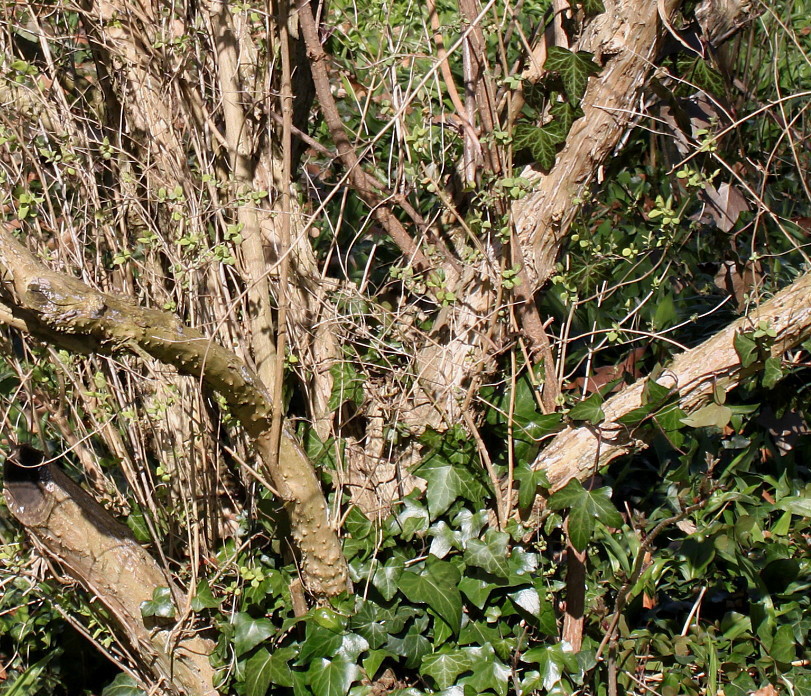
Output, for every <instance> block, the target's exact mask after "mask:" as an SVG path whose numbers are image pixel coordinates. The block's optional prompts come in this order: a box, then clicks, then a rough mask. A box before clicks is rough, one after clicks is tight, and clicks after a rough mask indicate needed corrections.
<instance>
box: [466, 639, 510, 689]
mask: <svg viewBox="0 0 811 696" xmlns="http://www.w3.org/2000/svg"><path fill="white" fill-rule="evenodd" d="M470 653H471V656H472V657H474V660H473V676H471V677H466V678H465V679H464V680H463V682H462V683H463V684H464V685H465V686H467V685H470V686H472V687H473V688H474V689H475V693H476V694H482V693H485V692H486V691H488V690H492V691H495V692H496V693H497V694H498V695H499V696H506V694H507V684H508V680H509V678H510V676H511V674H512V672H511V670H510V668H509V667H507V666H506V665H505V664H504V663H503V662H501V660H499V659H497V658H496V656H495V653H494V651H493V647H492V646H491V645H485V646H482V647H481V648H473V649H471V650H470Z"/></svg>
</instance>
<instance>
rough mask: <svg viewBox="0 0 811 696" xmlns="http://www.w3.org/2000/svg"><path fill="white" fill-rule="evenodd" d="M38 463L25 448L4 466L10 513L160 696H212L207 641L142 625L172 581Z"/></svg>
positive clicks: (98, 510) (73, 488)
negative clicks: (89, 598)
mask: <svg viewBox="0 0 811 696" xmlns="http://www.w3.org/2000/svg"><path fill="white" fill-rule="evenodd" d="M43 459H44V455H42V454H41V453H40V452H37V451H36V450H34V449H32V448H30V447H28V446H26V445H23V446H22V447H20V448H19V449H18V450H17V451H16V452H15V453H13V454H12V455H11V456H10V457H9V458H8V459H7V460H6V464H5V467H4V479H5V491H4V495H5V499H6V503H7V504H8V509H9V511H10V512H11V514H12V515H14V517H16V518H17V520H18V521H19V522H20V523H21V524H22V525H23V526H25V528H26V530H27V531H28V532H29V534H31V535H32V536H33V538H34V539H35V540H36V542H37V543H38V544H40V545H41V547H43V548H44V550H45V551H46V552H47V554H48V555H49V556H50V557H52V558H54V559H56V560H57V561H58V562H59V564H60V565H62V566H63V567H64V568H65V569H66V570H67V571H68V572H69V573H70V575H71V576H72V577H74V578H75V579H76V580H78V581H79V582H80V583H81V584H82V585H83V586H84V587H85V588H86V589H87V590H88V591H89V592H91V593H92V595H93V597H94V598H95V599H97V600H98V601H100V602H102V604H103V605H104V606H105V608H106V609H107V610H108V611H109V612H110V614H111V615H112V616H113V617H114V618H115V620H116V622H117V623H118V624H119V626H120V628H121V629H122V631H123V636H122V637H123V639H124V641H125V642H126V643H128V644H129V647H130V648H131V649H132V652H133V654H136V655H139V656H141V657H143V658H144V662H145V664H144V665H143V667H144V669H145V670H146V671H147V672H148V673H150V674H152V675H153V677H154V680H155V682H156V683H163V685H164V688H165V690H166V693H171V694H177V695H178V696H179V695H180V694H188V695H189V696H215V694H216V693H217V692H216V690H215V689H214V686H213V681H214V670H213V669H212V668H211V665H210V664H209V661H208V655H209V653H210V652H211V648H212V644H211V642H210V641H204V640H203V639H201V638H199V637H198V636H196V635H194V634H192V635H191V636H186V637H183V638H181V639H180V640H179V642H178V643H177V645H176V646H175V645H173V644H172V638H171V633H172V630H171V629H172V628H173V626H172V625H171V624H168V625H161V624H156V625H154V626H148V625H146V623H145V621H144V618H143V617H142V616H141V604H142V603H143V602H147V601H149V600H151V599H152V593H153V591H154V590H155V589H157V588H159V587H169V588H172V589H173V591H174V596H175V598H178V597H180V596H181V595H180V593H179V592H178V590H177V588H176V587H174V584H173V582H172V579H171V578H170V577H167V576H166V574H165V573H164V572H163V570H161V568H160V567H159V566H158V564H157V563H156V562H155V560H154V559H153V558H152V557H151V556H150V555H149V554H148V553H147V552H146V551H145V550H144V549H143V548H142V547H141V545H140V544H139V543H138V542H137V541H136V540H135V539H134V538H133V536H132V533H131V532H130V530H129V529H127V528H126V527H124V526H123V525H121V524H119V523H118V522H116V521H115V519H113V518H112V517H111V516H110V514H109V513H108V512H107V511H106V510H105V509H104V508H103V507H101V506H100V505H99V504H98V503H97V502H96V501H95V500H93V499H92V498H91V497H90V496H89V495H88V494H87V493H86V492H85V491H84V490H82V489H81V488H80V487H79V486H78V485H77V484H76V483H74V482H73V481H72V480H71V479H70V478H68V477H67V476H66V475H65V474H64V473H62V471H61V470H60V469H59V468H58V467H57V466H56V465H55V464H49V463H47V462H43ZM147 646H148V647H147Z"/></svg>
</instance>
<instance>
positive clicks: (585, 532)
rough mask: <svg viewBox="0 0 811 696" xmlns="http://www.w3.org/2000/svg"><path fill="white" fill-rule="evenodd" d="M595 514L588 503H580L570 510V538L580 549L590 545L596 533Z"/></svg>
mask: <svg viewBox="0 0 811 696" xmlns="http://www.w3.org/2000/svg"><path fill="white" fill-rule="evenodd" d="M594 526H595V522H594V515H593V514H592V511H591V510H590V509H589V506H587V505H578V506H576V507H573V508H572V509H571V510H570V511H569V523H568V530H569V540H570V541H571V542H572V546H574V547H575V548H576V549H577V550H578V551H582V550H583V549H585V548H586V546H588V543H589V541H591V537H592V535H593V534H594Z"/></svg>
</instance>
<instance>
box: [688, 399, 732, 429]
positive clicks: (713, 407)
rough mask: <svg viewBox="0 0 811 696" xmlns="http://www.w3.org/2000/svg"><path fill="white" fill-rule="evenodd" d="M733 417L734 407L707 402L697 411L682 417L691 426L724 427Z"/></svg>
mask: <svg viewBox="0 0 811 696" xmlns="http://www.w3.org/2000/svg"><path fill="white" fill-rule="evenodd" d="M731 418H732V409H731V408H730V407H729V406H721V405H720V404H707V405H706V406H704V407H703V408H700V409H698V411H696V412H695V413H691V414H690V415H689V416H686V417H685V418H682V419H681V422H682V424H684V425H686V426H688V427H690V428H711V427H712V428H718V429H719V430H720V429H722V428H724V427H725V426H726V425H727V424H728V423H729V420H730V419H731Z"/></svg>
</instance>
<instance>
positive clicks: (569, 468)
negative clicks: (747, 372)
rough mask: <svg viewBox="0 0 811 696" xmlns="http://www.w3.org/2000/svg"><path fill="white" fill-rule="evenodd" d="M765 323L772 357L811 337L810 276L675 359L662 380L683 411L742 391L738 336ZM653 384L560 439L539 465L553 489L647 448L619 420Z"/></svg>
mask: <svg viewBox="0 0 811 696" xmlns="http://www.w3.org/2000/svg"><path fill="white" fill-rule="evenodd" d="M762 321H765V322H767V323H768V324H769V326H770V328H771V329H772V330H774V331H775V332H776V338H775V340H774V345H773V347H772V355H775V356H777V355H781V354H782V353H784V352H785V351H787V350H789V349H791V348H793V347H795V346H797V345H799V344H800V343H802V342H803V341H805V340H806V339H807V338H808V337H809V336H811V273H806V274H805V275H803V276H801V277H800V278H799V279H798V280H796V281H795V282H794V283H792V284H791V285H790V286H789V287H787V288H785V289H784V290H782V291H781V292H780V293H778V294H777V295H775V297H773V298H772V299H771V300H769V301H768V302H765V303H764V304H763V305H761V306H760V307H758V308H757V309H755V310H754V311H752V312H751V313H749V314H748V315H747V316H745V317H742V318H741V319H738V320H737V321H736V322H733V323H732V324H730V325H729V326H728V327H727V328H726V329H724V330H723V331H721V332H719V333H717V334H716V335H715V336H713V337H712V338H710V339H708V340H707V341H705V342H704V343H702V344H701V345H700V346H697V347H696V348H693V349H692V350H689V351H687V352H685V353H681V354H680V355H678V356H676V357H675V358H674V359H673V361H672V362H671V363H670V365H669V366H668V368H667V369H666V370H665V371H664V372H663V373H662V376H661V377H660V378H659V379H658V380H657V381H658V382H659V383H661V384H663V385H665V386H667V387H669V388H673V389H675V390H676V391H677V392H678V394H679V406H680V407H681V408H682V409H683V410H684V411H686V412H690V411H694V410H695V409H697V408H699V407H700V406H702V405H704V404H705V403H707V402H708V401H709V399H710V397H711V396H712V394H713V391H714V390H715V389H716V388H717V387H720V388H722V389H724V390H726V391H729V390H730V389H732V388H734V387H735V386H737V385H738V383H739V382H740V380H741V377H742V371H743V367H742V365H741V361H740V358H739V357H738V354H737V353H736V352H735V348H734V345H733V339H734V337H735V334H736V333H740V332H744V331H748V330H751V329H752V328H753V327H754V326H757V324H758V323H759V322H762ZM647 380H648V378H647V377H646V378H644V379H641V380H639V381H637V382H635V383H634V384H632V385H631V386H629V387H628V388H627V389H624V390H623V391H621V392H620V393H619V394H617V395H616V396H613V397H611V398H610V399H608V400H607V401H606V402H605V403H604V404H603V411H604V412H605V415H606V419H605V421H604V422H603V423H602V424H601V425H600V426H599V427H594V426H588V427H585V426H582V427H577V428H572V427H570V428H568V429H566V430H564V431H563V432H561V433H560V434H559V435H557V436H556V437H555V438H554V439H553V440H552V442H551V443H550V444H549V446H548V447H547V448H546V449H544V450H543V451H542V452H541V453H540V454H539V455H538V458H537V459H536V460H535V463H534V467H535V468H536V469H542V470H544V471H545V472H546V474H547V476H548V477H549V481H550V483H551V489H552V490H557V489H559V488H561V487H563V486H564V485H566V483H567V482H568V481H569V479H571V478H578V479H581V480H583V479H586V478H588V477H589V476H591V475H592V474H594V473H595V471H596V469H599V468H600V467H602V466H605V465H606V464H608V463H609V462H610V461H611V460H613V459H616V458H617V457H619V456H621V455H623V454H627V453H628V452H631V451H632V450H634V449H636V448H638V447H646V446H647V443H646V442H644V441H643V440H640V439H639V437H641V435H639V434H638V433H633V432H631V431H630V430H629V429H628V428H627V427H626V426H624V425H622V424H621V423H619V422H618V420H619V419H620V418H621V417H622V416H624V415H625V414H627V413H630V412H631V411H633V410H634V409H636V408H639V407H641V406H642V405H643V404H642V394H643V390H644V388H645V384H646V383H647Z"/></svg>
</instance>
